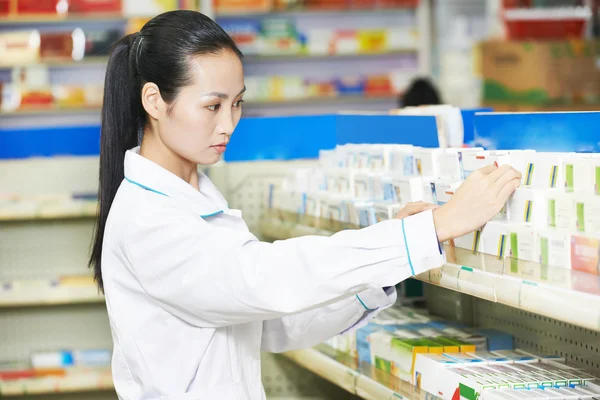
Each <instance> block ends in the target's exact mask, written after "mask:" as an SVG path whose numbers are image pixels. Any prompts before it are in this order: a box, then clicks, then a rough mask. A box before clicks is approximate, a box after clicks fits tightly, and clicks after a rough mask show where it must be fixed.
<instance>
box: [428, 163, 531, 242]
mask: <svg viewBox="0 0 600 400" xmlns="http://www.w3.org/2000/svg"><path fill="white" fill-rule="evenodd" d="M520 184H521V173H520V172H518V171H517V170H515V169H514V168H512V167H511V166H510V165H503V166H502V167H500V168H498V167H497V166H495V165H490V166H487V167H485V168H482V169H480V170H478V171H475V172H473V173H472V174H471V175H469V177H468V178H467V179H466V180H465V181H464V182H463V184H462V185H461V186H460V188H459V189H458V190H457V191H456V193H455V194H454V195H453V196H452V199H450V201H449V202H448V203H446V204H444V205H443V206H441V207H440V208H438V209H436V210H434V211H433V220H434V223H435V228H436V231H437V235H438V240H439V241H440V242H444V241H446V240H449V239H454V238H457V237H459V236H463V235H466V234H467V233H470V232H473V231H474V230H476V229H478V228H480V227H482V226H483V225H485V224H486V223H487V222H488V221H489V220H491V219H492V218H494V216H495V215H496V214H498V213H499V212H500V210H502V207H504V205H505V204H506V202H507V201H508V198H509V197H510V196H511V195H512V194H513V192H514V191H515V190H516V189H517V188H518V187H519V186H520Z"/></svg>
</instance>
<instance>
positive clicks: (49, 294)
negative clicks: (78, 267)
mask: <svg viewBox="0 0 600 400" xmlns="http://www.w3.org/2000/svg"><path fill="white" fill-rule="evenodd" d="M103 301H104V296H102V295H101V294H100V293H99V291H98V286H97V285H96V283H95V282H94V279H93V278H92V277H91V276H90V275H83V276H70V277H58V278H54V279H21V280H7V281H2V280H0V308H18V307H40V306H56V305H66V304H87V303H102V302H103Z"/></svg>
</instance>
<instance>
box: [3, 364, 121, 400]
mask: <svg viewBox="0 0 600 400" xmlns="http://www.w3.org/2000/svg"><path fill="white" fill-rule="evenodd" d="M109 390H114V384H113V380H112V375H111V370H110V368H93V369H92V368H90V369H85V370H73V371H67V372H66V374H65V375H64V376H46V377H40V378H28V379H17V380H6V381H0V397H4V396H6V397H8V396H27V397H29V396H30V395H42V394H54V393H77V392H98V391H109Z"/></svg>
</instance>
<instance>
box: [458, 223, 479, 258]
mask: <svg viewBox="0 0 600 400" xmlns="http://www.w3.org/2000/svg"><path fill="white" fill-rule="evenodd" d="M480 241H481V229H477V230H476V231H474V232H471V233H469V234H467V235H464V236H461V237H457V238H455V239H453V240H452V242H451V243H453V244H454V247H458V248H459V249H466V250H471V251H472V252H474V253H475V252H478V251H479V243H480Z"/></svg>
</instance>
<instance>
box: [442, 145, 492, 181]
mask: <svg viewBox="0 0 600 400" xmlns="http://www.w3.org/2000/svg"><path fill="white" fill-rule="evenodd" d="M481 151H483V149H482V148H480V147H476V148H472V149H445V150H444V152H443V153H442V154H441V155H440V156H439V158H438V169H439V177H440V178H441V179H448V180H455V181H459V180H463V179H465V176H464V171H463V158H464V157H465V155H466V154H468V153H480V152H481Z"/></svg>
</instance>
